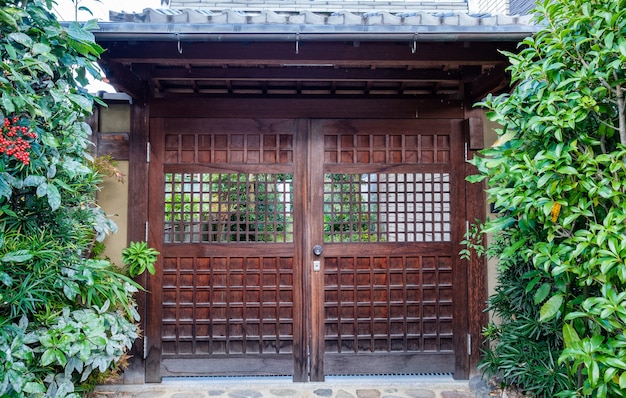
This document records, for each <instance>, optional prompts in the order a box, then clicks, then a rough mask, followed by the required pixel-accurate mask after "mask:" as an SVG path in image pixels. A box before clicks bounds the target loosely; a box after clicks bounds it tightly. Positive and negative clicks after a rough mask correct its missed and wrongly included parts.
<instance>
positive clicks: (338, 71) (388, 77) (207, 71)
mask: <svg viewBox="0 0 626 398" xmlns="http://www.w3.org/2000/svg"><path fill="white" fill-rule="evenodd" d="M473 77H475V75H474V76H473ZM144 78H152V79H155V80H162V79H175V80H181V81H182V80H203V81H211V80H232V79H236V80H242V81H244V80H264V81H280V80H306V81H329V80H330V81H362V80H367V81H371V80H381V81H398V82H420V81H428V82H439V81H461V80H462V79H465V78H466V76H465V74H464V73H463V71H462V70H459V69H457V70H449V71H444V70H441V69H413V70H406V69H346V68H334V67H330V68H311V67H309V68H293V67H281V68H278V67H277V68H252V67H243V68H209V67H195V68H192V69H191V70H187V69H183V68H178V67H176V68H156V69H155V70H154V71H152V72H151V74H150V75H149V76H144Z"/></svg>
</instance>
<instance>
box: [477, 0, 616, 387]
mask: <svg viewBox="0 0 626 398" xmlns="http://www.w3.org/2000/svg"><path fill="white" fill-rule="evenodd" d="M537 15H538V23H539V26H540V28H541V29H540V30H539V32H538V33H536V34H535V35H534V36H533V37H529V38H527V39H525V40H524V41H523V42H522V43H521V50H520V52H519V53H518V54H512V53H507V54H506V55H507V56H508V57H509V59H510V61H511V67H510V68H509V71H510V72H511V75H512V80H513V83H514V85H515V88H514V89H513V91H512V92H511V93H510V94H507V95H502V96H498V97H488V98H487V99H486V100H485V101H484V102H483V103H482V104H481V105H482V106H484V107H486V108H487V109H488V113H487V115H488V116H489V117H490V118H491V119H492V120H493V121H495V122H497V123H498V124H499V125H500V126H502V128H501V129H499V130H498V134H499V139H498V142H497V144H496V145H495V146H494V147H493V148H490V149H487V150H485V151H483V152H482V156H479V157H476V158H475V159H474V160H473V164H474V165H476V166H477V168H478V170H479V172H480V175H479V176H476V177H472V178H470V180H472V181H477V180H480V179H483V178H488V182H489V189H488V195H489V199H490V201H491V202H492V203H493V204H494V206H495V208H496V209H498V217H497V218H496V219H494V220H491V221H489V222H487V223H486V224H485V225H484V226H483V228H482V230H483V232H488V233H492V234H494V236H495V247H492V248H491V249H490V250H489V253H490V254H493V255H494V256H495V257H496V258H498V260H499V261H500V262H501V266H500V274H499V282H500V284H501V286H500V287H499V289H498V291H497V293H496V295H495V296H494V297H492V298H491V299H490V307H491V309H493V310H494V311H495V312H497V313H499V314H500V315H501V316H502V323H501V324H500V326H498V327H495V326H492V327H490V328H489V330H488V339H489V340H490V342H491V345H490V347H489V350H488V351H487V353H486V355H485V359H484V361H483V365H482V367H483V369H485V370H486V371H488V372H490V373H500V374H502V375H503V376H504V382H505V383H516V384H518V383H519V384H522V388H524V389H526V390H529V391H533V392H534V393H535V394H536V395H538V396H554V395H555V394H556V395H558V396H568V397H570V396H571V397H573V396H585V397H586V396H595V397H607V396H610V397H616V396H623V394H624V393H623V391H626V337H625V336H626V334H625V330H626V309H625V308H626V265H625V260H626V239H624V235H625V234H626V162H625V160H626V108H625V104H626V91H625V90H624V88H625V87H626V68H624V64H625V63H626V1H624V0H599V1H594V2H589V1H583V0H573V1H572V0H551V1H547V0H546V1H544V2H542V3H541V4H539V5H538V8H537ZM557 358H558V359H557ZM517 361H519V362H517ZM516 362H517V363H518V365H517V366H516ZM541 369H542V370H541ZM536 370H540V371H536ZM551 375H554V378H555V380H554V382H552V383H549V382H547V381H546V379H547V378H548V377H551Z"/></svg>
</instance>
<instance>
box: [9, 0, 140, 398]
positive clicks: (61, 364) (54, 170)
mask: <svg viewBox="0 0 626 398" xmlns="http://www.w3.org/2000/svg"><path fill="white" fill-rule="evenodd" d="M51 6H52V2H51V1H43V0H31V1H28V2H25V1H17V0H16V1H3V2H0V59H2V62H1V63H0V351H1V352H0V396H2V397H59V398H62V397H78V396H80V395H81V394H82V393H83V392H84V391H85V390H86V389H88V388H89V386H91V385H92V384H93V383H92V382H91V380H92V379H95V378H96V377H100V376H101V375H102V374H103V373H107V372H109V371H111V370H112V369H115V368H116V367H117V364H118V363H119V362H120V361H123V360H124V358H125V356H126V351H127V350H128V348H129V347H130V346H131V344H132V342H133V340H134V339H135V338H136V337H137V335H138V329H137V326H136V325H135V324H134V322H135V321H136V320H138V319H139V315H138V313H137V311H136V309H135V301H134V299H133V297H132V295H133V293H134V292H136V291H137V290H138V289H139V286H138V285H137V284H136V283H135V282H133V280H132V279H130V278H129V277H127V276H125V275H123V274H122V273H120V271H119V270H118V269H117V268H116V267H115V266H114V265H112V264H111V263H110V262H108V261H104V260H96V259H89V257H90V255H91V253H90V251H91V248H92V247H93V245H94V241H98V242H100V241H102V239H103V238H104V237H105V236H106V234H107V233H109V232H112V231H114V230H115V225H114V224H113V223H112V222H111V221H110V220H108V218H107V217H106V216H105V214H104V213H103V212H102V210H101V209H100V208H99V207H98V206H97V204H96V202H95V193H96V191H97V189H98V184H99V183H100V182H101V176H100V175H99V174H98V173H97V172H96V171H95V170H94V168H93V166H92V159H91V156H90V155H89V152H88V150H89V148H90V145H91V142H90V140H89V135H90V134H91V130H90V127H89V125H88V124H87V123H86V122H85V119H86V118H87V116H89V114H90V113H91V110H92V107H93V102H94V100H97V99H95V98H94V97H92V96H91V95H89V94H87V93H86V92H85V91H84V90H83V89H81V88H80V86H84V85H86V84H87V76H89V75H93V76H98V70H97V68H96V67H95V64H94V61H96V59H97V57H98V56H99V55H100V53H101V52H102V51H103V50H102V48H100V46H98V45H97V44H96V43H95V42H94V38H93V35H92V34H91V33H90V32H89V30H90V29H93V28H95V27H96V25H95V23H93V22H88V23H86V24H85V25H83V26H81V25H79V24H77V23H72V24H70V25H68V26H61V25H60V24H59V23H58V22H57V21H56V19H55V18H54V16H53V15H52V14H51V13H50V11H49V9H50V7H51Z"/></svg>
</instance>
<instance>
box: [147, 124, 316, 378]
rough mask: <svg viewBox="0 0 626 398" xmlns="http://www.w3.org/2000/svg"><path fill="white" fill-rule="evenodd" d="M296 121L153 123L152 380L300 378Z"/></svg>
mask: <svg viewBox="0 0 626 398" xmlns="http://www.w3.org/2000/svg"><path fill="white" fill-rule="evenodd" d="M298 125H299V124H298V123H297V121H295V120H269V119H173V118H157V119H152V120H151V125H150V131H151V138H150V142H151V164H150V195H149V196H150V199H149V214H150V222H149V225H150V245H151V246H153V247H155V248H156V249H157V250H159V251H160V252H161V256H160V262H159V264H158V271H157V274H156V275H154V276H151V277H150V279H149V282H148V290H149V293H148V307H147V310H148V314H147V330H146V335H147V341H148V347H147V348H148V353H150V352H151V351H152V352H156V353H157V354H158V355H157V361H158V362H159V363H160V366H158V372H159V375H158V378H160V377H163V376H217V375H292V376H293V378H294V379H295V380H301V379H302V378H305V377H306V369H303V366H304V365H303V364H306V361H305V360H304V355H305V354H304V353H305V352H306V349H305V347H304V342H305V341H306V339H305V338H304V325H303V322H304V317H303V303H302V300H303V292H302V290H303V287H302V280H303V277H302V270H301V269H300V267H299V264H301V263H302V261H301V255H302V254H301V252H300V250H299V248H298V246H299V245H298V244H297V243H298V242H300V241H301V240H302V226H301V225H299V224H298V220H301V219H302V217H298V215H299V214H300V212H302V206H303V203H302V201H301V199H300V195H298V190H299V189H300V182H299V181H297V179H298V176H299V175H301V174H302V173H301V172H300V170H298V168H299V167H301V166H300V165H298V159H299V158H301V156H300V154H299V153H298V147H299V145H298V143H297V142H296V141H297V139H298V136H299V134H298V132H297V130H298ZM153 357H154V355H153ZM154 376H156V375H151V377H149V378H150V379H152V380H154V379H155V377H154Z"/></svg>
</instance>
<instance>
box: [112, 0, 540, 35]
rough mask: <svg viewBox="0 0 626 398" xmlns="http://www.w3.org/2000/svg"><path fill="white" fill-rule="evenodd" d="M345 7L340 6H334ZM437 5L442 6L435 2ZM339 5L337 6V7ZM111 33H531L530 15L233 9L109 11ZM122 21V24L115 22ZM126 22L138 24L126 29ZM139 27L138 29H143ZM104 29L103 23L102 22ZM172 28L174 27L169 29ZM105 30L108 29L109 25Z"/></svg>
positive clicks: (532, 28) (127, 26) (532, 27)
mask: <svg viewBox="0 0 626 398" xmlns="http://www.w3.org/2000/svg"><path fill="white" fill-rule="evenodd" d="M338 3H341V4H345V3H343V2H338ZM437 4H441V3H437ZM338 7H339V5H338ZM110 20H111V24H112V25H114V26H116V27H115V29H121V30H122V31H123V30H126V31H128V30H129V29H130V31H134V32H144V33H149V32H152V33H155V32H156V31H160V32H162V33H173V32H178V33H215V32H225V33H237V32H241V33H273V32H287V33H293V32H301V33H337V32H340V33H347V32H358V33H363V32H371V33H415V34H419V33H441V32H452V33H455V32H456V33H458V32H461V33H472V32H474V33H487V34H488V33H517V34H522V35H523V34H528V33H531V32H532V31H533V30H534V26H533V24H532V20H531V16H530V15H525V16H506V15H489V14H486V15H470V14H468V13H466V12H445V13H444V12H426V11H415V12H412V11H408V10H406V9H405V10H404V11H402V12H397V13H393V12H388V11H374V12H356V11H347V10H342V9H339V8H338V11H336V12H314V11H310V10H305V11H298V12H295V11H294V12H286V11H274V10H271V11H270V10H261V11H251V10H249V9H247V10H246V11H237V10H233V9H224V10H209V9H192V8H188V9H145V10H144V11H143V12H141V13H123V12H122V13H118V12H114V11H111V12H110ZM120 23H121V24H120ZM127 23H140V24H139V25H134V24H133V25H134V26H133V27H130V26H129V24H127ZM142 24H143V27H142ZM105 25H106V24H105ZM174 25H175V26H174ZM103 27H104V30H106V31H112V30H113V29H112V28H113V26H110V27H109V28H107V27H106V26H103Z"/></svg>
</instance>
